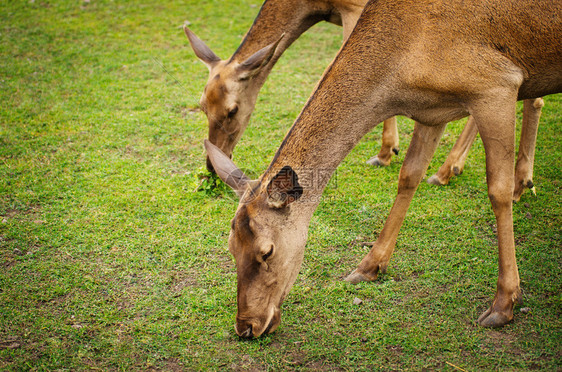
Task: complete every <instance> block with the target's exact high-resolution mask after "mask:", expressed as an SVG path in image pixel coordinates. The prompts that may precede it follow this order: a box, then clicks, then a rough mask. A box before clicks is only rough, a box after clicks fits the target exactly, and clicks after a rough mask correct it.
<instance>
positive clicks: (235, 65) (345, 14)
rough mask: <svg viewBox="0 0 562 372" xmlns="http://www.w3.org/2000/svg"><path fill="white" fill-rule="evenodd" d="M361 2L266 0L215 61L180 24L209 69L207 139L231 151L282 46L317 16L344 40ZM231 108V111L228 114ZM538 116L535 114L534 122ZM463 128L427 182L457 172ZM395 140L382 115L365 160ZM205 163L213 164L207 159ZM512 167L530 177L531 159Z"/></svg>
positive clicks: (391, 150)
mask: <svg viewBox="0 0 562 372" xmlns="http://www.w3.org/2000/svg"><path fill="white" fill-rule="evenodd" d="M365 3H366V1H365V0H267V1H265V2H264V4H263V6H262V8H261V9H260V12H259V14H258V16H257V17H256V19H255V20H254V23H253V25H252V27H251V28H250V29H249V30H248V32H247V34H246V36H245V38H244V40H243V41H242V43H241V45H240V46H239V48H238V50H237V51H236V52H235V53H234V55H233V56H232V57H231V58H230V59H229V60H228V61H221V60H220V58H219V57H217V56H216V55H215V54H214V53H213V52H212V51H211V50H210V49H209V48H208V47H207V46H206V45H205V44H204V43H203V42H202V41H201V40H199V39H198V38H197V37H195V36H194V35H193V33H192V32H191V31H189V30H188V29H186V34H187V35H188V38H189V40H190V42H191V44H192V47H193V49H194V50H195V52H196V54H197V56H198V57H199V58H200V59H201V60H202V61H204V62H205V63H206V64H207V65H208V67H209V70H210V75H209V81H208V83H207V86H206V87H205V91H204V93H203V96H202V98H201V106H202V107H203V110H204V111H205V113H206V114H207V117H208V122H209V140H210V141H211V142H212V143H213V144H215V145H217V146H218V147H219V148H220V149H221V150H222V151H223V152H224V153H226V154H227V155H228V156H232V152H233V149H234V147H235V146H236V143H237V142H238V140H239V139H240V137H241V135H242V133H243V132H244V130H245V128H246V126H247V125H248V122H249V120H250V115H251V113H252V111H253V109H254V105H255V102H256V98H257V94H258V92H259V90H260V89H261V86H262V85H263V83H264V82H265V80H266V78H267V76H268V75H269V73H270V71H271V69H272V68H273V66H274V64H275V62H276V61H277V60H278V58H279V57H280V56H281V54H282V53H283V52H284V51H285V49H286V48H288V47H289V46H290V45H291V43H292V42H293V41H294V40H296V39H297V38H298V37H299V36H300V35H301V34H302V33H303V32H304V31H306V30H307V29H308V28H309V27H311V26H312V25H314V24H315V23H317V22H320V21H322V20H325V21H329V22H332V23H335V24H338V25H343V34H344V40H346V39H347V37H348V36H349V34H350V33H351V31H352V29H353V27H354V26H355V24H356V21H357V19H358V18H359V16H360V14H361V11H362V10H363V6H364V5H365ZM282 35H283V36H282ZM273 46H275V47H273ZM260 48H263V49H260ZM420 83H423V80H422V81H421V82H420ZM233 109H234V111H233ZM232 112H236V113H235V114H234V115H229V113H232ZM538 117H539V116H536V118H537V123H536V125H538ZM465 133H466V134H465V135H463V136H461V137H460V138H459V140H458V141H457V143H456V144H455V148H454V149H453V151H452V152H451V153H450V154H449V157H448V158H447V161H446V162H445V163H444V164H443V166H442V167H441V169H440V171H439V172H438V173H437V174H436V175H435V176H433V177H432V178H431V179H430V180H429V181H428V182H430V183H433V184H436V185H445V184H447V183H448V182H449V180H450V178H451V177H453V176H454V175H455V174H460V172H462V168H463V167H464V161H465V159H466V155H467V154H468V150H469V149H470V146H471V145H472V142H473V141H474V138H475V137H476V133H477V129H476V126H475V124H474V121H473V120H471V121H469V122H468V124H467V128H466V130H465ZM526 140H527V137H525V136H523V137H522V141H521V148H524V149H526V150H525V152H526V153H531V152H533V151H534V150H533V149H534V142H526ZM398 142H399V140H398V128H397V124H396V118H394V117H393V118H389V119H387V120H385V121H384V125H383V135H382V146H381V148H380V151H379V153H378V154H377V155H376V156H374V157H372V158H371V159H369V160H368V161H367V163H368V164H371V165H383V166H385V165H389V164H390V161H391V158H392V156H393V154H397V153H398ZM207 166H208V168H209V169H210V170H213V169H212V166H211V164H210V163H209V162H208V161H207ZM518 169H521V171H520V172H519V173H518V175H520V174H525V175H527V174H528V173H529V172H528V169H531V176H530V177H531V178H532V163H528V162H523V163H522V164H521V166H519V167H518ZM455 170H456V172H455ZM526 178H528V179H530V178H529V177H526ZM516 184H517V185H520V184H522V185H526V184H527V183H525V182H522V179H521V177H519V178H518V179H516ZM524 190H525V188H523V189H521V190H516V191H515V193H514V197H515V198H517V197H518V196H520V193H522V192H523V191H524Z"/></svg>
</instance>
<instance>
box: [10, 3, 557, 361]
mask: <svg viewBox="0 0 562 372" xmlns="http://www.w3.org/2000/svg"><path fill="white" fill-rule="evenodd" d="M259 6H260V1H259V0H237V1H231V2H229V4H228V6H225V5H224V2H220V1H194V0H187V1H176V2H169V3H168V2H165V3H164V2H159V1H154V0H147V1H143V2H128V1H121V2H114V1H109V0H108V1H103V0H92V1H89V2H81V1H74V2H70V1H47V0H43V1H40V0H36V1H25V2H15V1H6V2H3V3H2V4H0V19H1V20H2V22H1V24H2V28H1V30H0V38H1V41H2V42H1V43H0V85H1V89H0V102H1V110H0V369H1V370H8V371H19V370H87V369H92V370H94V369H95V370H172V371H173V370H223V369H230V370H283V369H286V370H409V369H413V370H423V369H426V370H433V369H444V370H456V369H463V370H469V371H472V370H492V369H501V370H506V369H507V370H529V369H544V370H556V369H560V368H561V364H562V363H561V362H562V349H561V343H560V340H561V339H562V331H561V330H562V322H561V320H560V315H561V311H562V297H561V290H562V279H561V277H562V275H561V274H562V272H561V270H560V265H561V263H562V256H561V251H560V246H561V243H562V239H561V230H560V226H561V222H562V221H561V209H560V205H561V202H562V200H561V192H560V190H561V183H560V182H561V180H560V174H561V164H560V155H561V154H562V147H561V143H562V138H561V137H560V134H559V131H558V126H559V124H560V122H561V121H562V96H561V95H556V96H550V97H546V99H545V101H546V106H545V108H544V111H543V116H542V120H541V127H540V129H539V141H538V145H537V158H536V166H535V176H534V181H535V184H536V186H537V196H536V197H533V196H532V195H531V194H529V193H527V194H525V195H524V196H523V198H522V200H521V202H520V203H517V204H516V205H515V206H514V219H515V239H516V243H517V254H518V263H519V267H520V276H521V284H522V289H523V294H524V301H525V304H524V306H526V307H529V308H530V309H531V310H530V312H529V313H527V314H524V313H522V312H520V311H519V308H517V310H516V316H515V321H514V322H513V323H511V324H509V325H507V326H505V327H503V328H502V329H499V330H489V329H483V328H480V327H478V326H477V325H476V322H475V320H476V319H477V317H478V315H479V314H480V313H481V312H482V311H483V310H484V309H485V308H486V306H488V304H489V303H490V301H491V299H492V297H493V294H494V290H495V282H496V278H497V266H496V261H497V253H496V251H497V248H496V238H495V235H494V232H493V231H494V223H495V221H494V218H493V214H492V212H491V209H490V206H489V202H488V199H487V195H486V187H485V170H484V154H483V147H482V143H481V142H480V141H479V140H478V141H477V142H476V143H475V145H474V148H473V149H472V152H471V154H470V156H469V158H468V161H467V166H466V169H465V172H464V174H463V175H462V176H460V177H458V178H456V179H454V180H453V181H452V183H451V185H449V186H447V187H443V188H436V187H433V186H430V185H427V184H422V185H421V186H420V188H419V190H418V192H417V194H416V198H415V199H414V202H413V204H412V206H411V208H410V211H409V213H408V216H407V218H406V222H405V223H404V226H403V228H402V230H401V234H400V236H399V240H398V244H397V247H396V251H395V253H394V256H393V259H392V261H391V264H390V266H389V270H388V273H387V274H386V275H384V276H382V277H381V278H380V279H379V280H377V281H376V282H375V283H363V284H360V285H358V286H352V285H349V284H347V283H345V282H343V281H342V278H343V277H345V275H346V274H348V273H349V272H350V271H352V270H353V269H354V268H355V265H356V264H357V263H358V262H359V261H360V259H361V258H362V257H363V255H364V254H365V253H366V251H367V248H365V247H363V246H362V245H361V244H359V242H363V241H366V240H373V239H374V238H375V237H376V236H377V233H378V232H379V231H380V229H381V228H382V225H383V223H384V220H385V218H386V216H387V213H388V211H389V208H390V206H391V203H392V201H393V198H394V196H395V192H396V187H397V177H398V172H399V169H400V164H401V162H402V160H403V157H404V153H405V151H404V150H405V149H406V148H407V144H408V141H409V140H410V137H411V132H412V128H413V126H412V124H411V122H409V121H408V120H406V119H400V135H401V148H402V150H403V151H402V152H401V153H400V155H399V156H398V157H397V159H395V160H394V161H393V163H392V165H391V166H390V167H388V168H384V169H373V168H370V167H368V166H366V165H365V164H364V161H365V160H366V159H368V158H369V157H370V156H372V155H373V154H374V153H375V152H376V151H377V150H378V146H379V143H380V136H381V128H375V129H374V130H373V131H372V132H371V133H369V134H368V135H367V136H366V137H365V138H364V139H363V140H362V141H361V142H360V143H359V144H358V145H357V147H356V148H355V149H354V150H353V152H352V153H351V154H350V155H349V156H348V157H347V158H346V160H345V161H344V162H343V163H342V164H341V166H340V167H339V168H338V171H337V187H335V188H329V189H327V190H326V192H325V196H326V199H325V201H324V202H323V203H321V205H320V206H319V208H318V210H317V211H316V213H315V214H314V217H313V219H312V222H311V227H310V234H309V241H308V244H307V249H306V253H305V261H304V264H303V268H302V270H301V273H300V275H299V278H298V279H297V282H296V284H295V286H294V288H293V290H292V291H291V293H290V295H289V297H288V298H287V300H286V301H285V303H284V305H283V308H282V310H283V321H282V324H281V326H280V328H279V329H278V330H277V331H276V332H275V333H274V334H272V335H269V336H267V337H263V338H260V339H256V340H251V341H243V340H240V339H239V338H238V337H237V336H236V335H235V333H234V330H233V323H234V316H235V312H236V297H235V291H236V274H235V266H234V263H233V260H232V258H231V256H230V254H229V253H228V250H227V237H228V233H229V221H230V219H231V218H232V216H233V213H234V211H235V209H236V206H237V203H236V198H235V197H234V196H233V194H232V193H230V192H229V191H225V190H219V192H216V193H214V194H213V193H212V192H205V191H201V192H194V190H195V189H196V188H197V186H198V184H199V183H200V182H201V181H200V179H199V178H198V176H199V175H200V173H201V170H202V169H203V168H202V166H203V164H204V157H203V147H202V140H203V138H205V137H206V118H205V117H204V115H203V114H202V113H201V112H199V111H198V110H197V107H198V106H197V105H198V98H199V95H200V93H201V91H202V89H203V86H204V84H205V82H206V78H207V76H206V75H207V71H206V68H205V67H204V65H203V64H201V63H200V62H199V61H197V60H196V58H195V56H194V55H193V53H192V51H191V49H190V48H189V46H188V45H187V42H186V39H185V36H184V35H183V32H182V30H181V27H180V26H181V25H182V24H183V23H184V21H186V20H188V21H189V22H190V23H191V27H192V29H193V30H194V31H195V32H196V33H197V34H198V35H199V36H200V37H201V38H202V39H204V40H206V41H207V42H208V44H209V45H210V46H211V47H212V48H213V49H214V50H215V52H216V53H217V54H218V55H220V56H222V57H223V58H227V57H228V56H229V55H230V54H231V53H232V52H233V51H234V50H235V49H236V47H237V46H238V44H239V42H240V41H241V38H242V36H243V34H244V32H245V31H246V30H247V29H248V28H249V27H250V25H251V23H252V21H253V18H254V17H255V16H256V14H257V12H258V11H259ZM340 42H341V29H340V28H337V27H335V26H332V25H328V24H322V25H319V26H316V27H314V28H313V29H312V30H311V31H310V32H308V33H307V34H305V35H304V36H303V37H302V38H301V39H299V40H298V41H297V43H296V44H295V45H294V46H293V47H292V48H291V49H289V50H288V51H287V52H286V54H285V55H284V56H283V57H282V59H281V60H280V61H279V63H278V65H277V66H276V67H275V69H274V70H273V72H272V74H271V76H270V79H269V80H268V82H267V83H266V85H265V86H264V88H263V89H262V93H261V95H260V97H259V98H258V103H257V108H256V111H255V113H254V115H253V117H252V121H251V124H250V126H249V128H248V130H247V131H246V133H245V135H244V137H243V138H242V140H241V143H240V144H239V146H238V147H237V149H236V151H235V160H236V161H237V162H238V163H239V165H240V166H241V167H244V168H245V169H249V170H251V171H253V172H254V173H255V174H260V173H261V172H262V171H263V170H264V169H265V168H266V166H267V165H268V163H269V161H270V160H271V159H272V157H273V154H274V153H275V151H276V149H277V147H278V145H279V143H280V142H281V140H282V138H283V136H284V134H285V132H286V131H287V130H288V128H289V127H290V125H291V124H292V122H293V120H294V118H295V117H296V116H297V114H298V113H299V111H300V109H301V108H302V106H303V104H304V102H305V100H306V99H307V97H308V96H309V94H310V92H311V91H312V89H313V87H314V84H315V82H316V81H317V79H318V78H319V76H320V75H321V73H322V71H323V69H324V68H325V67H326V66H327V65H328V63H329V62H330V60H331V59H332V58H333V56H334V55H335V54H336V52H337V50H338V48H339V45H340ZM520 114H521V113H520V109H519V119H520ZM461 129H462V123H453V124H451V125H450V126H449V127H448V129H447V132H446V135H445V137H444V139H443V140H442V145H441V146H440V148H439V150H438V152H437V154H436V156H435V158H434V160H433V161H432V163H431V168H430V170H429V171H428V173H432V172H434V171H435V170H436V169H437V168H438V167H439V165H440V164H441V162H442V161H443V160H444V159H445V157H446V154H447V152H448V150H449V149H450V148H451V147H452V145H453V143H454V141H455V139H456V137H457V136H458V134H459V133H460V130H461ZM355 298H358V299H360V300H361V301H362V303H360V304H358V305H356V304H354V299H355Z"/></svg>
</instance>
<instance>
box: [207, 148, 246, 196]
mask: <svg viewBox="0 0 562 372" xmlns="http://www.w3.org/2000/svg"><path fill="white" fill-rule="evenodd" d="M204 144H205V150H207V156H208V157H209V160H210V161H211V164H213V168H214V169H215V172H217V175H218V176H219V177H220V179H221V180H222V181H223V182H224V183H226V184H227V185H228V186H230V187H231V188H232V189H233V190H234V192H235V193H236V194H237V195H238V196H239V197H242V195H244V192H245V191H246V188H247V185H248V184H250V183H251V182H252V181H251V180H250V179H249V178H248V176H246V175H245V174H244V172H242V171H241V170H240V169H239V168H238V167H237V166H236V165H235V164H234V162H233V161H232V160H231V159H230V158H229V157H228V156H226V155H225V154H224V153H223V152H222V151H221V150H220V149H219V148H218V147H217V146H215V145H213V144H212V143H211V142H210V141H209V140H205V142H204Z"/></svg>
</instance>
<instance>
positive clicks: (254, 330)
mask: <svg viewBox="0 0 562 372" xmlns="http://www.w3.org/2000/svg"><path fill="white" fill-rule="evenodd" d="M280 322H281V312H280V311H279V310H278V309H276V308H275V307H273V306H272V307H271V308H270V311H269V314H268V317H267V320H266V321H265V322H263V324H267V326H266V327H263V328H262V329H261V330H260V329H259V328H258V327H256V325H255V324H254V323H252V322H251V321H248V320H245V319H242V318H237V319H236V324H235V325H234V330H235V331H236V334H237V335H238V336H240V337H241V338H253V337H259V336H261V335H266V334H269V333H272V332H274V331H275V330H276V329H277V327H278V326H279V323H280Z"/></svg>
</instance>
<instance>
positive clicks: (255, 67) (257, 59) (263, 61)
mask: <svg viewBox="0 0 562 372" xmlns="http://www.w3.org/2000/svg"><path fill="white" fill-rule="evenodd" d="M284 36H285V33H283V35H281V37H280V38H279V39H278V40H277V41H276V42H274V43H271V44H269V45H268V46H266V47H264V48H262V49H260V50H258V51H257V52H255V53H254V54H253V55H251V56H250V57H248V59H246V60H245V61H244V62H242V63H240V65H238V67H237V70H238V72H240V79H242V80H247V79H251V78H252V77H254V76H255V75H256V74H257V73H258V72H259V71H260V70H261V69H262V67H263V66H265V65H267V64H268V63H269V61H271V58H273V55H274V54H275V50H276V49H277V46H278V45H279V43H280V42H281V40H282V39H283V37H284Z"/></svg>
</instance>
